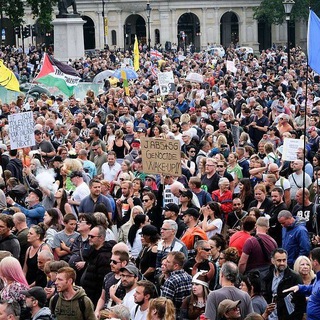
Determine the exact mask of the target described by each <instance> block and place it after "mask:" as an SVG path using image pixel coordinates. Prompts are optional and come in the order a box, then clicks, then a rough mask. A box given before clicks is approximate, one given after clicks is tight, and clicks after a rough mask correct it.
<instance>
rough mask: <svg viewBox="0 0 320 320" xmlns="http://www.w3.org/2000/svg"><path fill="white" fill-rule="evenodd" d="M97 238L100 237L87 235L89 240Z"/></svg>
mask: <svg viewBox="0 0 320 320" xmlns="http://www.w3.org/2000/svg"><path fill="white" fill-rule="evenodd" d="M99 237H100V236H93V235H91V234H89V235H88V238H89V239H92V238H99Z"/></svg>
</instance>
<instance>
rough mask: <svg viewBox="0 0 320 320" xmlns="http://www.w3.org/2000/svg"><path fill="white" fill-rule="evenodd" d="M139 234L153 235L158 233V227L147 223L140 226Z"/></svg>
mask: <svg viewBox="0 0 320 320" xmlns="http://www.w3.org/2000/svg"><path fill="white" fill-rule="evenodd" d="M140 234H142V235H145V236H155V235H156V234H158V229H157V228H156V227H155V226H153V225H152V224H148V225H146V226H144V227H143V228H142V230H141V232H140Z"/></svg>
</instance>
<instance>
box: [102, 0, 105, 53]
mask: <svg viewBox="0 0 320 320" xmlns="http://www.w3.org/2000/svg"><path fill="white" fill-rule="evenodd" d="M104 5H105V1H104V0H102V20H103V49H106V21H105V18H104Z"/></svg>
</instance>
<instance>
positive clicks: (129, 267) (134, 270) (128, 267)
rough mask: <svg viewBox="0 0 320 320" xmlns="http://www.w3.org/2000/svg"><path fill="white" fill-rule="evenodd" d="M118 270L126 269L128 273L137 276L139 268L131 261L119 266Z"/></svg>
mask: <svg viewBox="0 0 320 320" xmlns="http://www.w3.org/2000/svg"><path fill="white" fill-rule="evenodd" d="M120 271H128V272H129V273H131V274H133V275H134V276H135V277H138V276H139V269H138V268H137V267H136V266H135V265H133V264H131V263H129V264H128V265H126V266H125V267H123V268H121V269H120Z"/></svg>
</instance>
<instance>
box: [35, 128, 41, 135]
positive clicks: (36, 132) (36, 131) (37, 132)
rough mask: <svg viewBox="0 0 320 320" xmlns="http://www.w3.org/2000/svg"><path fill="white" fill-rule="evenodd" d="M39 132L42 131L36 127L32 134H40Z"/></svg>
mask: <svg viewBox="0 0 320 320" xmlns="http://www.w3.org/2000/svg"><path fill="white" fill-rule="evenodd" d="M41 133H42V131H40V130H38V129H37V130H35V131H34V134H35V135H37V134H41Z"/></svg>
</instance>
